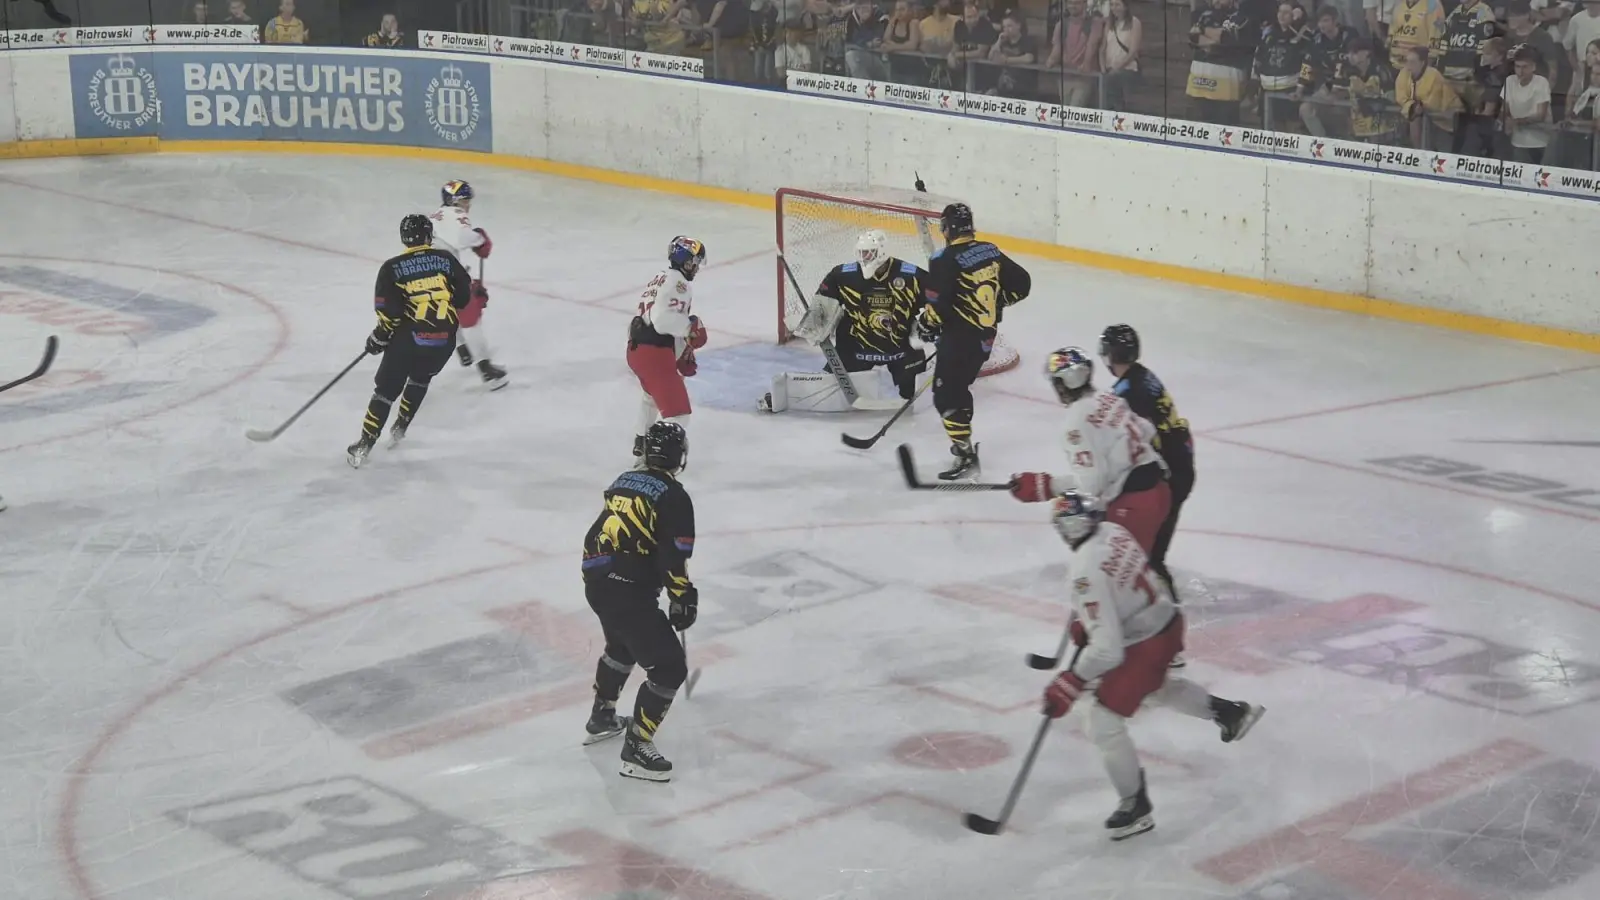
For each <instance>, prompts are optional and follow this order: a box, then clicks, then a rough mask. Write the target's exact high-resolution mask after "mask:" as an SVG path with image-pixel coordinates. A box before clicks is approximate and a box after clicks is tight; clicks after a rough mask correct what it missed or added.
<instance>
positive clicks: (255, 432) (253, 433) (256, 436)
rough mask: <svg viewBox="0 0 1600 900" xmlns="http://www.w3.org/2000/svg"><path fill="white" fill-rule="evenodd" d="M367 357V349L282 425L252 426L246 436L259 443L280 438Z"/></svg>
mask: <svg viewBox="0 0 1600 900" xmlns="http://www.w3.org/2000/svg"><path fill="white" fill-rule="evenodd" d="M366 358H367V351H365V350H362V351H361V355H360V356H358V357H356V358H355V359H352V360H351V361H350V365H348V366H345V367H344V369H343V370H342V371H341V372H340V373H339V374H337V375H335V376H333V380H332V381H330V382H328V383H327V384H325V385H323V386H322V390H320V391H317V392H316V394H315V395H313V396H312V398H311V399H310V400H307V401H306V405H305V406H302V407H300V408H299V409H297V410H295V411H294V415H292V416H290V417H289V418H288V419H287V420H286V421H285V422H284V423H283V424H282V425H279V426H278V427H277V428H274V429H272V430H271V431H266V430H263V429H260V428H252V429H250V430H249V431H246V432H245V433H244V436H245V437H247V438H249V439H250V440H252V441H255V442H256V443H258V444H265V443H267V442H269V441H275V440H277V439H278V435H280V434H283V433H284V432H285V431H288V430H289V426H290V425H293V424H294V423H295V421H296V420H297V419H299V418H300V417H301V416H303V415H305V414H306V410H308V409H310V408H311V407H312V406H313V405H315V404H316V402H317V401H318V400H321V399H322V395H323V394H326V393H327V392H329V391H331V390H333V386H334V385H336V384H338V383H339V381H340V380H341V379H343V378H344V377H345V376H346V375H349V374H350V370H351V369H354V368H355V367H356V366H357V365H359V364H360V363H361V361H362V360H363V359H366Z"/></svg>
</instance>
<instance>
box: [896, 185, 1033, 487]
mask: <svg viewBox="0 0 1600 900" xmlns="http://www.w3.org/2000/svg"><path fill="white" fill-rule="evenodd" d="M939 229H940V231H942V232H943V233H944V239H945V241H946V242H947V243H946V244H945V247H944V249H943V250H940V251H939V252H938V253H936V254H934V256H933V259H931V260H929V261H928V271H929V274H928V291H927V293H928V304H929V306H928V311H927V313H925V314H924V315H923V317H922V323H923V324H922V330H923V331H924V334H923V340H925V341H929V340H937V341H938V344H939V357H938V360H937V363H936V365H935V366H934V369H933V405H934V406H936V407H938V409H939V415H940V416H942V417H943V418H944V430H945V434H946V435H948V436H949V437H950V454H951V455H952V456H954V457H955V458H956V461H955V464H954V465H952V466H951V467H950V468H949V469H946V470H945V471H943V472H940V473H939V477H940V478H942V479H944V480H945V481H953V480H955V479H957V478H965V477H968V476H972V475H976V474H977V471H978V445H977V444H975V443H973V441H972V412H973V404H972V383H973V382H974V381H977V380H978V373H979V372H980V371H982V369H983V364H984V363H986V362H988V361H989V352H990V351H991V350H993V349H994V339H995V334H996V328H997V327H998V326H999V324H1000V319H1001V317H1002V316H1003V315H1004V314H1005V310H1006V307H1008V306H1011V305H1012V304H1014V303H1018V302H1020V301H1022V300H1024V299H1026V298H1027V296H1028V292H1029V291H1030V290H1032V289H1033V279H1032V277H1031V276H1029V275H1028V270H1027V269H1024V268H1023V267H1021V266H1019V265H1017V264H1016V263H1015V262H1013V261H1012V259H1011V257H1009V256H1007V255H1005V254H1004V253H1002V252H1000V248H999V247H996V246H995V245H993V244H991V243H989V242H988V241H980V240H978V238H977V232H976V228H975V227H974V225H973V222H972V209H971V208H970V207H968V206H967V205H966V204H965V203H952V204H950V205H949V206H946V207H945V208H944V213H943V214H942V215H941V216H940V217H939Z"/></svg>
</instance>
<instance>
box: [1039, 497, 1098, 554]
mask: <svg viewBox="0 0 1600 900" xmlns="http://www.w3.org/2000/svg"><path fill="white" fill-rule="evenodd" d="M1105 517H1106V514H1105V511H1104V510H1102V509H1101V508H1100V503H1099V501H1097V500H1096V499H1095V498H1094V497H1091V496H1090V495H1088V494H1080V493H1078V492H1077V491H1067V492H1066V493H1064V494H1062V495H1061V496H1059V497H1057V498H1055V499H1054V500H1052V501H1050V524H1052V525H1054V526H1055V527H1056V534H1059V535H1061V539H1062V540H1063V541H1066V542H1067V545H1068V546H1070V547H1071V548H1072V549H1074V550H1076V549H1078V545H1080V544H1082V543H1083V542H1084V541H1087V540H1088V539H1089V537H1090V536H1091V535H1093V534H1094V532H1095V529H1097V528H1099V527H1100V523H1101V522H1102V521H1104V520H1105Z"/></svg>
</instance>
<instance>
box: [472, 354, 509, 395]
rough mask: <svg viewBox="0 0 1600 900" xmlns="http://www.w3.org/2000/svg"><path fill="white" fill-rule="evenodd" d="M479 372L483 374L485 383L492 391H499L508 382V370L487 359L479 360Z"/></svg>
mask: <svg viewBox="0 0 1600 900" xmlns="http://www.w3.org/2000/svg"><path fill="white" fill-rule="evenodd" d="M478 374H480V375H482V376H483V383H484V384H487V385H488V386H489V390H491V391H498V390H500V389H501V388H503V387H505V386H506V384H507V380H506V370H505V369H502V368H500V367H499V366H497V365H495V364H494V363H492V362H489V361H488V360H487V359H480V360H478Z"/></svg>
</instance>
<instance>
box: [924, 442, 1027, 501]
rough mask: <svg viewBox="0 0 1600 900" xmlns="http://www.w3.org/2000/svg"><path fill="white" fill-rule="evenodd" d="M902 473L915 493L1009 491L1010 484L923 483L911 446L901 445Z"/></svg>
mask: <svg viewBox="0 0 1600 900" xmlns="http://www.w3.org/2000/svg"><path fill="white" fill-rule="evenodd" d="M898 452H899V454H900V472H901V474H903V475H905V477H906V487H908V488H910V489H912V490H913V491H1009V490H1011V485H1010V483H1009V482H1008V483H1005V484H1001V483H998V482H993V481H932V482H929V481H923V480H922V479H921V478H919V477H918V476H917V461H916V460H915V459H914V458H912V456H911V445H910V444H901V445H900V447H899V448H898Z"/></svg>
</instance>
